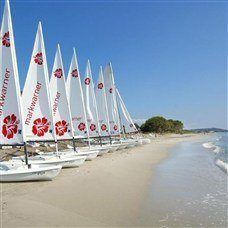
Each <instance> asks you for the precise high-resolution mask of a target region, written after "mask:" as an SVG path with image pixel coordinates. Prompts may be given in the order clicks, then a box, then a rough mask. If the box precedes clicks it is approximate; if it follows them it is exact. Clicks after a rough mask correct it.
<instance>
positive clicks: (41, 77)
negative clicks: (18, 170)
mask: <svg viewBox="0 0 228 228" xmlns="http://www.w3.org/2000/svg"><path fill="white" fill-rule="evenodd" d="M22 101H23V108H24V112H23V113H24V127H25V134H26V138H27V141H29V142H55V145H56V153H55V155H52V156H44V154H43V155H36V156H33V157H29V162H30V163H32V164H60V165H62V167H64V168H65V167H75V166H77V165H78V163H80V162H81V161H78V159H77V158H75V157H61V156H59V155H58V154H57V151H58V145H57V137H56V132H55V129H54V124H53V122H54V120H53V113H52V108H51V102H50V90H49V76H48V68H47V61H46V54H45V46H44V40H43V33H42V26H41V22H39V25H38V30H37V34H36V38H35V44H34V48H33V52H32V57H31V61H30V65H29V70H28V74H27V78H26V82H25V86H24V90H23V93H22ZM14 159H15V160H18V159H20V157H16V158H14ZM81 159H83V158H81Z"/></svg>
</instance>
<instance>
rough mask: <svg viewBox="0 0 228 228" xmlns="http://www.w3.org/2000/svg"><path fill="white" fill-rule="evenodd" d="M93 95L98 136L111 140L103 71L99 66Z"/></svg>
mask: <svg viewBox="0 0 228 228" xmlns="http://www.w3.org/2000/svg"><path fill="white" fill-rule="evenodd" d="M95 93H96V101H97V116H98V122H99V124H100V126H99V127H100V135H101V137H102V136H103V137H109V138H110V140H111V134H110V124H109V117H108V107H107V99H106V93H105V84H104V78H103V70H102V67H101V66H100V69H99V77H98V81H97V84H96V87H95ZM110 143H111V141H110Z"/></svg>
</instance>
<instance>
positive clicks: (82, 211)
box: [1, 135, 199, 227]
mask: <svg viewBox="0 0 228 228" xmlns="http://www.w3.org/2000/svg"><path fill="white" fill-rule="evenodd" d="M198 137H199V136H198V135H197V136H195V135H182V136H166V137H161V138H158V139H156V140H152V142H151V143H150V144H148V145H144V146H141V147H135V148H132V149H128V150H122V151H117V152H115V153H109V154H106V155H104V156H102V157H98V158H96V159H95V160H93V161H91V162H86V163H85V164H84V165H83V166H81V167H80V168H75V169H64V170H63V171H62V172H61V174H60V175H59V176H58V177H57V178H56V179H55V180H53V181H48V182H30V183H10V184H6V183H4V184H1V194H2V202H1V206H2V212H1V215H2V217H1V220H2V221H1V222H2V227H54V226H59V227H66V226H74V227H75V226H76V227H82V226H84V227H85V226H97V227H101V226H106V227H111V226H118V227H126V226H144V225H152V223H150V219H148V218H147V217H146V216H145V215H146V213H144V212H143V211H144V210H145V208H146V207H145V205H147V204H148V194H149V192H150V188H151V181H152V180H153V177H154V170H155V169H156V165H155V164H158V163H159V162H161V161H162V160H163V159H165V158H167V156H168V154H169V150H170V148H172V147H173V146H175V145H176V144H177V143H178V142H182V141H189V140H194V139H195V138H198ZM148 211H151V209H150V208H148ZM142 212H143V214H142Z"/></svg>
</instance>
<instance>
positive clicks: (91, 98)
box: [82, 60, 100, 137]
mask: <svg viewBox="0 0 228 228" xmlns="http://www.w3.org/2000/svg"><path fill="white" fill-rule="evenodd" d="M82 90H83V95H84V99H85V110H86V117H87V123H88V129H89V136H90V137H99V133H100V129H99V124H98V119H97V107H96V100H95V94H94V84H93V78H92V73H91V68H90V62H89V60H88V62H87V65H86V72H85V78H84V81H83V84H82Z"/></svg>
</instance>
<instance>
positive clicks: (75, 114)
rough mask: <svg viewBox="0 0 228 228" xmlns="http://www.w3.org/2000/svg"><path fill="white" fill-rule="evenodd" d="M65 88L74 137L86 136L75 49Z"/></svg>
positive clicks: (85, 121)
mask: <svg viewBox="0 0 228 228" xmlns="http://www.w3.org/2000/svg"><path fill="white" fill-rule="evenodd" d="M66 89H67V95H68V101H69V106H70V110H71V116H72V123H73V131H74V136H75V138H86V137H88V130H87V120H86V112H85V105H84V97H83V92H82V85H81V79H80V73H79V68H78V61H77V56H76V52H75V49H74V53H73V57H72V60H71V64H70V69H69V72H68V77H67V82H66Z"/></svg>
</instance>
